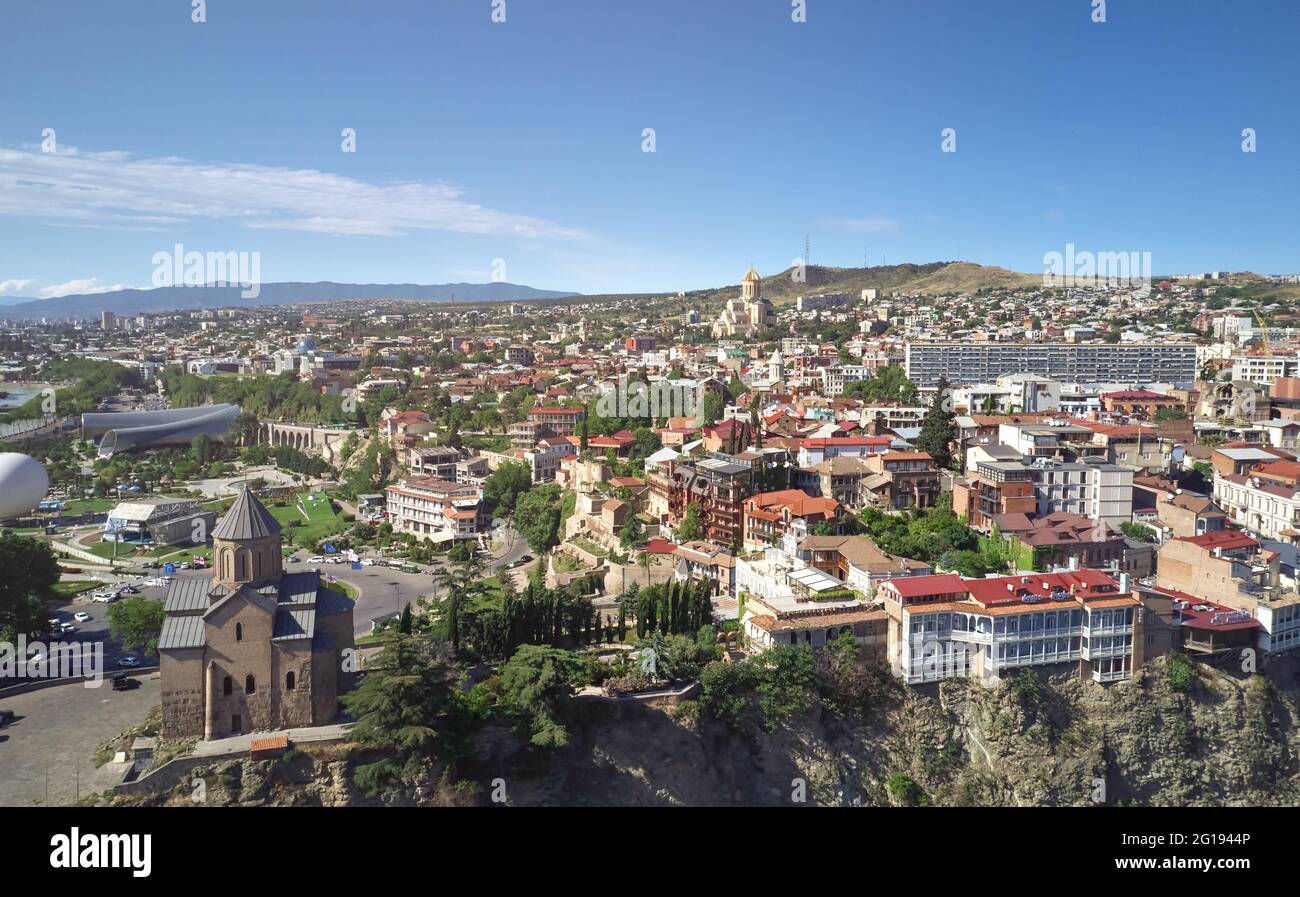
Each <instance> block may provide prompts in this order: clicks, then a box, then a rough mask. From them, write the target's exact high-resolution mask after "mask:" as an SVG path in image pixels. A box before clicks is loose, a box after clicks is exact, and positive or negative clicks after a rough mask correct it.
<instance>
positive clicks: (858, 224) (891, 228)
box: [818, 215, 898, 234]
mask: <svg viewBox="0 0 1300 897" xmlns="http://www.w3.org/2000/svg"><path fill="white" fill-rule="evenodd" d="M818 223H819V224H821V225H822V226H823V227H830V228H834V229H836V230H847V231H852V232H853V233H857V234H892V233H894V232H895V231H897V230H898V222H897V221H896V220H894V219H893V218H886V217H885V216H883V215H869V216H867V217H865V218H823V219H821V221H819V222H818Z"/></svg>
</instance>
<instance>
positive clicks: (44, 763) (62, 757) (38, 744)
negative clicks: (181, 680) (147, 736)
mask: <svg viewBox="0 0 1300 897" xmlns="http://www.w3.org/2000/svg"><path fill="white" fill-rule="evenodd" d="M134 678H135V679H136V681H138V682H139V683H140V685H139V687H137V688H133V689H131V690H129V691H113V690H112V688H111V687H110V685H109V683H108V681H107V680H105V681H104V682H103V684H102V685H100V686H99V687H98V688H85V687H83V686H82V685H81V684H79V683H78V684H72V685H56V686H52V687H50V688H43V689H40V690H39V691H31V692H27V693H26V694H22V695H14V696H12V697H8V698H0V710H12V711H13V712H14V713H15V714H16V715H17V717H18V718H17V719H16V720H15V721H14V722H12V723H10V724H9V725H7V726H5V727H4V728H0V806H4V807H34V806H63V805H66V804H69V803H72V802H73V801H75V800H76V799H77V798H78V797H81V796H85V795H86V794H89V793H92V792H94V791H96V790H97V789H96V788H94V787H92V781H93V777H94V774H95V767H94V765H93V764H92V763H91V757H92V756H93V754H94V752H95V748H96V747H97V746H98V745H99V744H100V743H102V742H103V741H105V740H107V739H109V738H112V737H113V736H114V735H117V734H118V733H120V732H122V731H124V730H126V729H129V728H130V727H132V726H135V725H139V724H140V723H141V722H143V721H144V718H145V716H147V715H148V713H149V710H150V709H151V708H152V707H154V706H155V705H157V704H158V702H159V687H158V676H157V674H156V673H141V674H140V675H139V676H136V677H134Z"/></svg>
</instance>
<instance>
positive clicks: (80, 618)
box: [72, 610, 90, 623]
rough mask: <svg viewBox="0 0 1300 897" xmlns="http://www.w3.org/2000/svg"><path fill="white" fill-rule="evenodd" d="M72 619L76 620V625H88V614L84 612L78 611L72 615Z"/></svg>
mask: <svg viewBox="0 0 1300 897" xmlns="http://www.w3.org/2000/svg"><path fill="white" fill-rule="evenodd" d="M72 619H74V620H76V621H77V622H78V623H89V622H90V614H88V613H86V612H85V611H84V610H79V611H77V612H76V613H75V614H73V615H72Z"/></svg>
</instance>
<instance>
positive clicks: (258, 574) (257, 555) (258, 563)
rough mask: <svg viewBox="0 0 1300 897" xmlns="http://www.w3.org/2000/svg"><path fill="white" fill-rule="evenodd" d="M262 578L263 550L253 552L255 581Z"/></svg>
mask: <svg viewBox="0 0 1300 897" xmlns="http://www.w3.org/2000/svg"><path fill="white" fill-rule="evenodd" d="M261 578H262V549H260V548H259V549H258V550H257V551H255V552H253V579H261Z"/></svg>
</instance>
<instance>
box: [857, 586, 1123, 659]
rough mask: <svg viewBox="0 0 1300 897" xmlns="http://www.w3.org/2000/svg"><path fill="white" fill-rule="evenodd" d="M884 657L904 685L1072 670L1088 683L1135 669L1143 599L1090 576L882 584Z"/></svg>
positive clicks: (880, 592)
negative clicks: (1057, 667)
mask: <svg viewBox="0 0 1300 897" xmlns="http://www.w3.org/2000/svg"><path fill="white" fill-rule="evenodd" d="M878 594H879V595H880V596H882V597H883V598H884V602H885V610H886V613H887V614H888V615H889V660H890V665H891V667H892V668H893V670H894V673H895V675H897V676H899V677H900V678H902V679H904V680H905V681H907V682H908V683H909V684H919V683H924V682H938V681H940V680H942V679H950V678H955V677H968V678H973V679H977V680H979V681H980V682H981V683H983V684H987V685H991V684H993V683H996V682H998V681H999V680H1000V679H1001V678H1002V677H1004V676H1007V675H1010V674H1013V673H1015V672H1016V671H1018V670H1020V669H1023V668H1025V667H1032V666H1047V665H1051V664H1066V663H1068V664H1074V665H1077V666H1078V668H1079V672H1080V674H1081V675H1084V676H1087V677H1089V678H1091V679H1092V680H1093V681H1095V682H1114V681H1118V680H1120V679H1127V678H1129V677H1130V676H1132V674H1133V670H1134V669H1135V668H1137V667H1139V666H1141V664H1142V662H1143V656H1142V636H1143V632H1142V616H1143V608H1142V602H1141V601H1140V600H1139V599H1138V598H1137V597H1136V596H1135V595H1133V594H1131V593H1130V592H1129V590H1128V583H1127V577H1126V576H1123V575H1121V577H1120V581H1118V582H1117V581H1116V580H1114V579H1112V578H1111V577H1109V576H1107V575H1106V574H1104V573H1102V572H1100V571H1097V570H1078V571H1074V572H1067V573H1051V574H1045V573H1037V574H1033V575H1024V576H1000V577H992V578H989V579H962V578H961V577H959V576H955V575H953V574H951V573H946V574H939V575H936V576H912V577H906V578H904V579H894V580H889V581H887V582H885V583H884V584H883V585H881V587H880V590H879V593H878Z"/></svg>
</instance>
